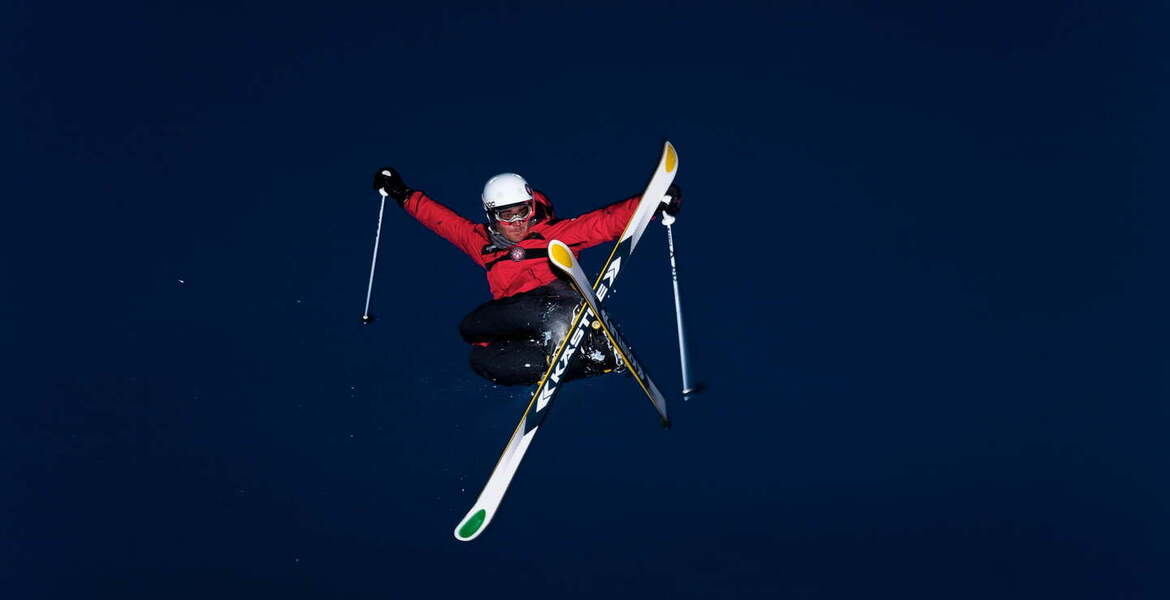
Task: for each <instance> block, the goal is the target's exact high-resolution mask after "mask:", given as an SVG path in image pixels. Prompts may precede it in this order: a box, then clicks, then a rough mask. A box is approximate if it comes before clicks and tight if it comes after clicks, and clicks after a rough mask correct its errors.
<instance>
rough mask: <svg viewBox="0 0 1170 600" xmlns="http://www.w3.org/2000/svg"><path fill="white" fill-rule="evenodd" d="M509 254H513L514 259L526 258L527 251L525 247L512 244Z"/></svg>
mask: <svg viewBox="0 0 1170 600" xmlns="http://www.w3.org/2000/svg"><path fill="white" fill-rule="evenodd" d="M508 254H510V255H511V256H512V260H524V255H525V252H524V248H522V247H520V246H512V249H511V250H509V251H508Z"/></svg>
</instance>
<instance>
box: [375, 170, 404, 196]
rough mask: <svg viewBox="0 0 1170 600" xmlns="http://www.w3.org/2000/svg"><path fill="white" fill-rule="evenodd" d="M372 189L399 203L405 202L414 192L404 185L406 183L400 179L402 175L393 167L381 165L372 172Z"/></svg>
mask: <svg viewBox="0 0 1170 600" xmlns="http://www.w3.org/2000/svg"><path fill="white" fill-rule="evenodd" d="M374 189H375V190H377V191H378V192H379V193H384V194H386V195H387V196H390V197H391V198H393V199H395V200H397V201H398V203H399V204H402V203H403V202H406V199H407V198H409V197H410V194H411V193H412V192H414V190H412V189H410V188H409V187H407V186H406V183H405V182H404V181H402V176H401V175H399V174H398V171H395V170H394V167H382V168H381V169H378V171H377V172H376V173H374Z"/></svg>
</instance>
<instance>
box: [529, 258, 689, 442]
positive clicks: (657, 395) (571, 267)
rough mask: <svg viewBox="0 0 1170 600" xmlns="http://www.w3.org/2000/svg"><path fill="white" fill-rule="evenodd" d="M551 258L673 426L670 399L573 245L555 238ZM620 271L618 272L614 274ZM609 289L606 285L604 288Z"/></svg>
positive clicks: (607, 278) (665, 422)
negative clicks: (636, 352) (596, 290)
mask: <svg viewBox="0 0 1170 600" xmlns="http://www.w3.org/2000/svg"><path fill="white" fill-rule="evenodd" d="M548 260H549V262H551V263H552V264H553V266H555V267H556V268H557V269H559V270H560V271H561V272H562V273H564V274H565V275H568V277H569V283H570V284H571V285H572V286H573V288H574V289H576V290H577V293H579V294H581V297H582V298H584V299H585V303H586V304H588V305H589V310H590V312H591V313H592V316H593V317H594V318H595V319H596V320H597V324H598V325H599V326H600V327H601V329H602V331H603V332H604V333H605V337H606V338H607V339H609V343H610V345H612V346H613V348H614V352H617V353H618V356H619V357H620V358H621V359H622V360H623V361H624V362H625V363H626V368H627V369H629V372H630V376H632V377H633V378H634V381H637V382H638V385H639V386H640V387H641V388H642V391H643V392H646V396H647V397H649V398H650V402H651V403H652V404H653V405H654V409H655V410H657V411H658V416H660V417H661V418H662V425H663V426H664V427H670V417H668V416H667V414H666V399H665V398H663V397H662V392H659V391H658V387H657V386H655V385H654V382H653V381H652V380H651V379H650V376H649V375H648V374H647V373H646V370H645V369H643V368H642V365H641V363H639V362H638V359H637V358H635V357H634V352H633V350H631V349H630V345H629V344H627V343H626V341H625V339H624V338H622V336H621V334H619V333H618V329H617V327H615V326H614V324H613V321H611V320H610V318H609V315H608V314H607V313H606V312H605V309H604V308H602V306H601V298H599V297H598V294H594V293H593V288H592V287H590V286H589V280H588V279H586V278H585V271H584V270H583V269H582V268H581V264H580V263H578V262H577V257H576V256H574V255H573V251H572V250H570V249H569V246H568V245H566V244H565V243H564V242H562V241H560V240H552V241H551V242H549V244H548ZM614 274H616V273H614ZM601 281H602V282H603V283H604V282H607V281H608V282H609V285H610V287H612V285H613V278H612V277H611V273H610V272H608V271H607V272H605V273H603V274H602V276H601ZM602 289H605V288H602Z"/></svg>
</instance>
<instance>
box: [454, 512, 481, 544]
mask: <svg viewBox="0 0 1170 600" xmlns="http://www.w3.org/2000/svg"><path fill="white" fill-rule="evenodd" d="M486 518H487V510H485V509H482V508H481V509H479V512H477V513H475V514H474V515H471V517H470V518H468V519H467V521H466V522H465V523H463V527H460V528H459V537H460V539H464V540H466V539H469V538H470V537H471V536H473V535H475V532H477V531H479V528H480V527H483V521H484V519H486Z"/></svg>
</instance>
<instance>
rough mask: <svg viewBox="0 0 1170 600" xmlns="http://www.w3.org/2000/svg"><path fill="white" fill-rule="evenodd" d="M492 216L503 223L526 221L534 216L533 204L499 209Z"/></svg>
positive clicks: (526, 203)
mask: <svg viewBox="0 0 1170 600" xmlns="http://www.w3.org/2000/svg"><path fill="white" fill-rule="evenodd" d="M492 216H493V217H495V218H496V220H497V221H499V222H501V223H518V222H520V221H526V220H528V218H529V217H531V216H532V202H525V203H524V204H516V205H513V206H506V207H504V208H497V209H495V210H493V211H492Z"/></svg>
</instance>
